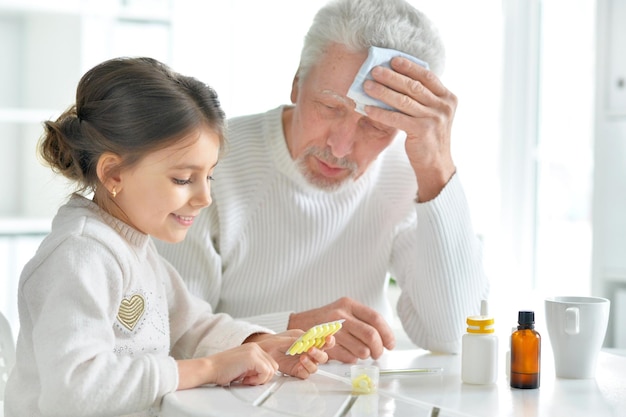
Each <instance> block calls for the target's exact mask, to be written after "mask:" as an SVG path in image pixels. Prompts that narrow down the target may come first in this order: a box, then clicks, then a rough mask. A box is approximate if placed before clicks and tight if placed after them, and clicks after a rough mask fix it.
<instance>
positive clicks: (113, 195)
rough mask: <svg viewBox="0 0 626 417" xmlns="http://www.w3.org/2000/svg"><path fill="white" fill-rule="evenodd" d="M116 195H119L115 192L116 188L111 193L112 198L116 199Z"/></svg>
mask: <svg viewBox="0 0 626 417" xmlns="http://www.w3.org/2000/svg"><path fill="white" fill-rule="evenodd" d="M116 195H117V191H115V187H113V190H112V191H111V196H112V197H113V198H115V196H116Z"/></svg>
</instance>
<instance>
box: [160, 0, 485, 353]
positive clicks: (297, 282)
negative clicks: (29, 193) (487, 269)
mask: <svg viewBox="0 0 626 417" xmlns="http://www.w3.org/2000/svg"><path fill="white" fill-rule="evenodd" d="M371 46H377V47H383V48H387V49H394V50H397V51H399V52H398V53H397V54H395V53H392V55H390V57H391V60H390V62H388V65H377V66H374V67H373V69H372V70H371V71H367V69H365V72H366V73H367V74H369V75H370V78H369V79H367V80H366V81H365V82H364V83H358V85H357V88H358V89H362V91H361V93H362V96H367V97H369V98H372V99H377V100H379V102H378V103H377V104H376V105H371V104H367V103H359V102H355V100H353V98H351V97H357V99H358V97H359V96H358V94H357V95H354V94H349V93H348V91H349V89H350V87H351V85H352V83H353V80H354V79H355V76H356V75H357V73H359V69H360V68H361V66H362V64H363V63H364V62H365V61H366V59H367V58H368V51H369V49H370V47H371ZM400 52H402V53H403V54H406V55H404V56H400V55H403V54H401V53H400ZM396 55H397V56H396ZM407 55H408V56H410V57H415V58H418V60H415V59H411V58H410V57H408V58H407ZM443 61H444V51H443V45H442V42H441V39H440V38H439V35H438V33H437V31H436V29H435V28H434V26H433V25H432V23H431V22H430V21H429V20H428V18H427V17H426V16H424V15H423V14H422V13H421V12H419V11H417V10H415V9H414V8H413V7H412V6H411V5H409V4H408V3H406V2H405V1H403V0H386V1H379V0H336V1H331V2H330V3H328V4H327V5H326V6H325V7H323V8H322V9H320V11H319V12H318V13H317V15H316V17H315V19H314V22H313V24H312V26H311V28H310V29H309V32H308V34H307V36H306V38H305V43H304V46H303V50H302V55H301V59H300V65H299V68H298V70H297V72H296V75H295V78H294V80H293V84H292V92H291V101H292V104H291V105H285V106H281V107H279V108H276V109H272V110H269V111H268V112H266V113H263V114H257V115H250V116H245V117H239V118H235V119H232V120H230V121H229V148H228V150H227V152H226V153H225V155H224V157H223V159H221V160H220V163H219V165H218V167H217V168H216V170H215V175H214V177H215V178H216V181H215V182H214V184H213V187H212V188H213V205H212V206H211V207H209V208H208V209H206V210H205V211H204V212H203V213H202V214H201V216H200V217H199V218H198V219H196V221H195V224H194V225H193V227H192V228H191V230H190V233H189V234H188V235H187V238H186V240H185V241H184V242H183V243H181V244H177V245H175V246H169V245H165V244H161V243H159V244H158V246H159V249H160V251H161V253H162V254H163V255H164V256H165V257H166V258H167V259H169V260H170V261H171V262H172V263H173V264H174V265H175V266H176V267H177V268H178V269H179V271H180V272H181V274H182V276H183V277H184V279H185V280H186V282H187V285H188V286H189V288H190V289H191V291H192V292H194V293H196V294H197V295H199V296H201V297H202V298H204V299H206V300H208V301H209V302H210V303H211V304H212V305H213V306H214V308H215V309H216V310H217V311H219V312H226V313H229V314H231V315H233V316H234V317H238V318H244V319H246V320H249V321H252V322H254V323H257V324H261V325H264V326H267V327H270V328H273V329H274V330H276V331H282V330H285V329H292V328H299V329H304V330H306V329H307V328H309V327H311V326H313V325H316V324H319V323H323V322H326V321H332V320H337V319H345V320H346V321H345V322H344V324H343V329H342V330H341V331H340V332H338V333H337V334H336V335H335V337H336V342H337V344H336V346H335V347H334V348H333V349H331V350H329V356H330V357H331V358H333V359H337V360H341V361H344V362H354V361H356V360H357V359H358V358H367V357H373V358H378V357H379V356H380V355H381V354H382V353H383V351H384V349H385V348H386V349H392V348H393V347H394V345H395V337H394V334H393V331H392V329H391V327H390V326H389V321H390V320H391V318H392V311H391V306H390V305H389V302H388V297H387V287H388V285H389V281H390V277H393V278H394V279H395V281H396V282H397V284H398V285H399V287H400V289H401V295H400V298H399V301H398V305H397V312H398V315H399V317H400V319H401V321H402V325H403V327H404V329H405V331H406V333H407V334H408V336H409V337H410V339H411V340H412V341H413V342H414V343H415V344H416V345H417V346H420V347H422V348H425V349H429V350H433V351H442V352H458V351H459V350H460V340H461V336H462V334H463V332H464V328H465V318H466V316H468V315H471V314H477V313H478V311H479V307H480V300H481V299H484V298H486V297H487V293H488V281H487V279H486V277H485V274H484V270H483V266H482V258H481V247H480V242H479V241H478V239H477V238H476V236H475V234H474V232H473V229H472V225H471V220H470V216H469V210H468V206H467V201H466V198H465V195H464V192H463V189H462V186H461V183H460V180H459V175H458V174H457V173H456V167H455V164H454V162H453V160H452V156H451V152H450V136H451V127H452V122H453V118H454V113H455V110H456V106H457V98H456V97H455V96H454V94H452V93H451V92H450V91H448V90H447V89H446V87H445V86H444V85H443V84H442V83H441V81H440V80H439V78H438V75H440V74H441V72H442V70H443ZM426 67H428V68H426ZM361 75H363V74H361ZM358 100H360V99H358Z"/></svg>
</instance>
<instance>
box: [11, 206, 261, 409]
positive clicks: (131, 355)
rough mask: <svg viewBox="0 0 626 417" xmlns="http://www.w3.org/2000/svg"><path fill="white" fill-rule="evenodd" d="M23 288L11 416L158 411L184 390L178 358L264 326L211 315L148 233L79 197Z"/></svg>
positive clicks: (233, 341)
mask: <svg viewBox="0 0 626 417" xmlns="http://www.w3.org/2000/svg"><path fill="white" fill-rule="evenodd" d="M18 292H19V293H18V306H19V314H20V332H19V335H18V339H17V353H16V364H15V367H14V368H13V371H12V372H11V375H10V377H9V380H8V383H7V387H6V391H5V398H4V400H5V414H4V415H5V417H17V416H29V417H34V416H41V415H46V416H63V417H70V416H82V417H86V416H96V415H97V416H117V415H137V416H148V415H157V412H158V409H159V406H160V402H161V399H162V397H163V396H164V395H165V394H167V393H169V392H172V391H174V390H175V389H176V387H177V386H178V371H177V366H176V362H175V361H174V358H173V357H172V356H175V357H176V358H190V357H195V356H203V355H208V354H211V353H215V352H217V351H221V350H224V349H226V348H230V347H233V346H237V345H240V344H241V343H242V342H243V340H244V339H245V338H246V337H248V336H249V335H250V334H252V333H255V332H257V331H262V330H263V328H260V327H257V326H252V325H250V324H247V323H244V322H235V321H234V320H232V319H231V318H230V317H228V316H225V315H222V314H218V315H216V314H213V313H212V311H211V307H210V306H209V305H208V304H207V303H206V302H204V301H202V300H200V299H198V298H197V297H194V296H192V295H191V294H190V293H189V292H188V291H187V290H186V288H185V284H184V283H183V282H182V280H181V279H180V276H179V275H178V274H177V273H176V272H175V270H174V269H173V268H172V266H171V265H169V264H168V263H167V262H166V261H165V260H164V259H163V258H161V257H160V256H159V254H158V253H157V251H156V248H155V247H154V244H153V243H152V240H151V239H150V238H149V237H148V236H147V235H145V234H143V233H140V232H138V231H136V230H135V229H132V228H131V227H129V226H128V225H126V224H125V223H123V222H121V221H119V220H117V219H115V218H114V217H112V216H110V215H108V214H106V213H104V212H102V211H101V210H100V209H99V208H98V207H97V206H96V205H95V204H94V203H93V202H91V201H89V200H87V199H85V198H83V197H79V196H73V197H72V198H71V199H70V201H69V203H68V204H66V205H65V206H63V207H61V208H60V210H59V212H58V214H57V215H56V217H55V218H54V220H53V223H52V231H51V233H50V235H49V236H48V237H47V238H46V239H45V240H44V241H43V243H42V244H41V246H40V248H39V249H38V251H37V253H36V254H35V256H34V257H33V259H32V260H31V261H30V262H29V263H28V264H27V265H26V266H25V268H24V271H23V272H22V276H21V278H20V284H19V290H18ZM170 355H171V356H170Z"/></svg>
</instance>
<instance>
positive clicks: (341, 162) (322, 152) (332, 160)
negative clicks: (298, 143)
mask: <svg viewBox="0 0 626 417" xmlns="http://www.w3.org/2000/svg"><path fill="white" fill-rule="evenodd" d="M305 156H314V157H316V158H318V159H320V160H322V161H324V162H325V163H327V164H328V165H331V166H334V167H337V168H344V169H348V170H350V171H352V172H354V171H356V169H357V164H356V162H354V161H351V160H350V159H348V158H337V157H336V156H334V155H333V153H332V151H331V150H330V148H329V147H325V148H324V149H320V148H318V147H311V148H309V149H307V150H306V152H305Z"/></svg>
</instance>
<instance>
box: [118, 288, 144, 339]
mask: <svg viewBox="0 0 626 417" xmlns="http://www.w3.org/2000/svg"><path fill="white" fill-rule="evenodd" d="M144 310H145V302H144V299H143V297H142V296H141V295H139V294H135V295H133V296H132V297H130V298H122V301H121V303H120V308H119V310H118V311H117V319H118V320H119V322H120V323H122V324H123V325H124V327H126V328H127V329H128V330H131V331H132V330H133V329H134V328H135V326H136V325H137V323H138V322H139V319H140V318H141V316H142V315H143V312H144Z"/></svg>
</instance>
